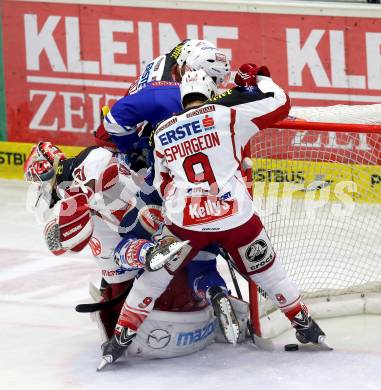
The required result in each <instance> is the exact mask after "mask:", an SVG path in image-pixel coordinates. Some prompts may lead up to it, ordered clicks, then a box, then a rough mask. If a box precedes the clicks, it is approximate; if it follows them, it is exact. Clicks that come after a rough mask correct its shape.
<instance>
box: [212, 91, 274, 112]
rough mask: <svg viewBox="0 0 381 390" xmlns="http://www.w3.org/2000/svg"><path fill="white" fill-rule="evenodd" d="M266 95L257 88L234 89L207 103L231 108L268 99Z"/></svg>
mask: <svg viewBox="0 0 381 390" xmlns="http://www.w3.org/2000/svg"><path fill="white" fill-rule="evenodd" d="M268 95H271V96H272V95H273V94H268V93H263V92H262V91H261V90H260V89H259V88H258V87H257V86H248V87H238V86H237V87H234V88H231V89H228V90H226V91H225V92H222V93H220V94H219V95H217V96H215V97H213V98H211V99H209V100H208V101H207V103H210V104H217V105H221V106H226V107H231V106H236V105H239V104H243V103H249V102H252V101H256V100H262V99H264V98H266V97H269V96H268Z"/></svg>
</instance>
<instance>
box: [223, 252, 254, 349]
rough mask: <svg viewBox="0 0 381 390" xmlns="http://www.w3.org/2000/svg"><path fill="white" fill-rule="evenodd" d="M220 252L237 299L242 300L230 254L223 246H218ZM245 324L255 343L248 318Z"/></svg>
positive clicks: (251, 325)
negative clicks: (227, 268)
mask: <svg viewBox="0 0 381 390" xmlns="http://www.w3.org/2000/svg"><path fill="white" fill-rule="evenodd" d="M220 252H221V256H222V257H223V258H224V260H225V261H226V262H227V264H228V267H229V272H230V276H231V278H232V280H233V284H234V288H235V291H236V293H237V296H238V299H240V300H241V301H242V300H243V299H242V293H241V289H240V287H239V284H238V280H237V276H236V274H235V268H234V265H233V262H232V261H231V259H230V255H229V253H228V252H227V251H226V250H225V249H223V248H220ZM245 279H246V280H247V278H245ZM246 326H247V329H248V331H249V334H250V338H251V341H252V342H253V343H254V344H255V337H254V334H255V333H254V329H253V324H252V323H251V321H250V319H249V318H248V319H247V322H246Z"/></svg>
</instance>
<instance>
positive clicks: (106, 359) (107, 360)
mask: <svg viewBox="0 0 381 390" xmlns="http://www.w3.org/2000/svg"><path fill="white" fill-rule="evenodd" d="M113 360H114V359H113V358H112V356H111V355H105V356H103V357H102V360H101V362H100V363H99V366H98V368H97V371H102V370H103V369H104V368H105V367H106V366H108V365H109V364H111V363H112V362H113Z"/></svg>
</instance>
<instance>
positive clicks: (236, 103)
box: [211, 64, 291, 147]
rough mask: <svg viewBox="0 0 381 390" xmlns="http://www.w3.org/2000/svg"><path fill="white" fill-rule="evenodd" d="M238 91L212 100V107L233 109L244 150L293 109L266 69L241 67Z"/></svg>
mask: <svg viewBox="0 0 381 390" xmlns="http://www.w3.org/2000/svg"><path fill="white" fill-rule="evenodd" d="M235 82H236V84H237V87H235V88H233V89H231V90H228V91H226V92H225V93H223V94H222V95H219V96H217V97H216V98H214V99H212V101H211V102H212V103H214V104H219V105H223V106H226V107H229V108H231V109H232V111H231V112H232V118H231V122H232V125H233V126H234V128H236V129H245V131H236V133H237V134H239V136H238V139H237V141H238V140H239V141H240V143H241V146H242V147H244V146H245V145H246V143H247V142H248V141H249V139H250V138H251V137H252V136H253V135H254V134H255V133H257V132H258V131H259V130H262V129H265V128H268V127H271V126H272V125H273V124H274V123H276V122H278V121H280V120H282V119H284V118H286V117H287V115H288V113H289V111H290V108H291V105H290V99H289V97H288V95H287V93H286V92H285V91H284V90H283V89H282V88H280V87H279V86H278V85H277V84H276V83H275V82H274V81H273V80H272V79H271V77H270V72H269V70H268V69H267V67H260V68H257V67H256V66H255V65H254V64H244V65H242V66H241V67H240V68H239V70H238V72H237V75H236V77H235Z"/></svg>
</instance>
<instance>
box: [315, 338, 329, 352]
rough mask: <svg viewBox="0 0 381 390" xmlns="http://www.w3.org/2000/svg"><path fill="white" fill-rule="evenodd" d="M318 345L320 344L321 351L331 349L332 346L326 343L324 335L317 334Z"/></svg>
mask: <svg viewBox="0 0 381 390" xmlns="http://www.w3.org/2000/svg"><path fill="white" fill-rule="evenodd" d="M318 345H319V346H320V348H321V350H323V351H333V347H332V346H331V345H329V344H328V343H327V337H326V336H319V338H318Z"/></svg>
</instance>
